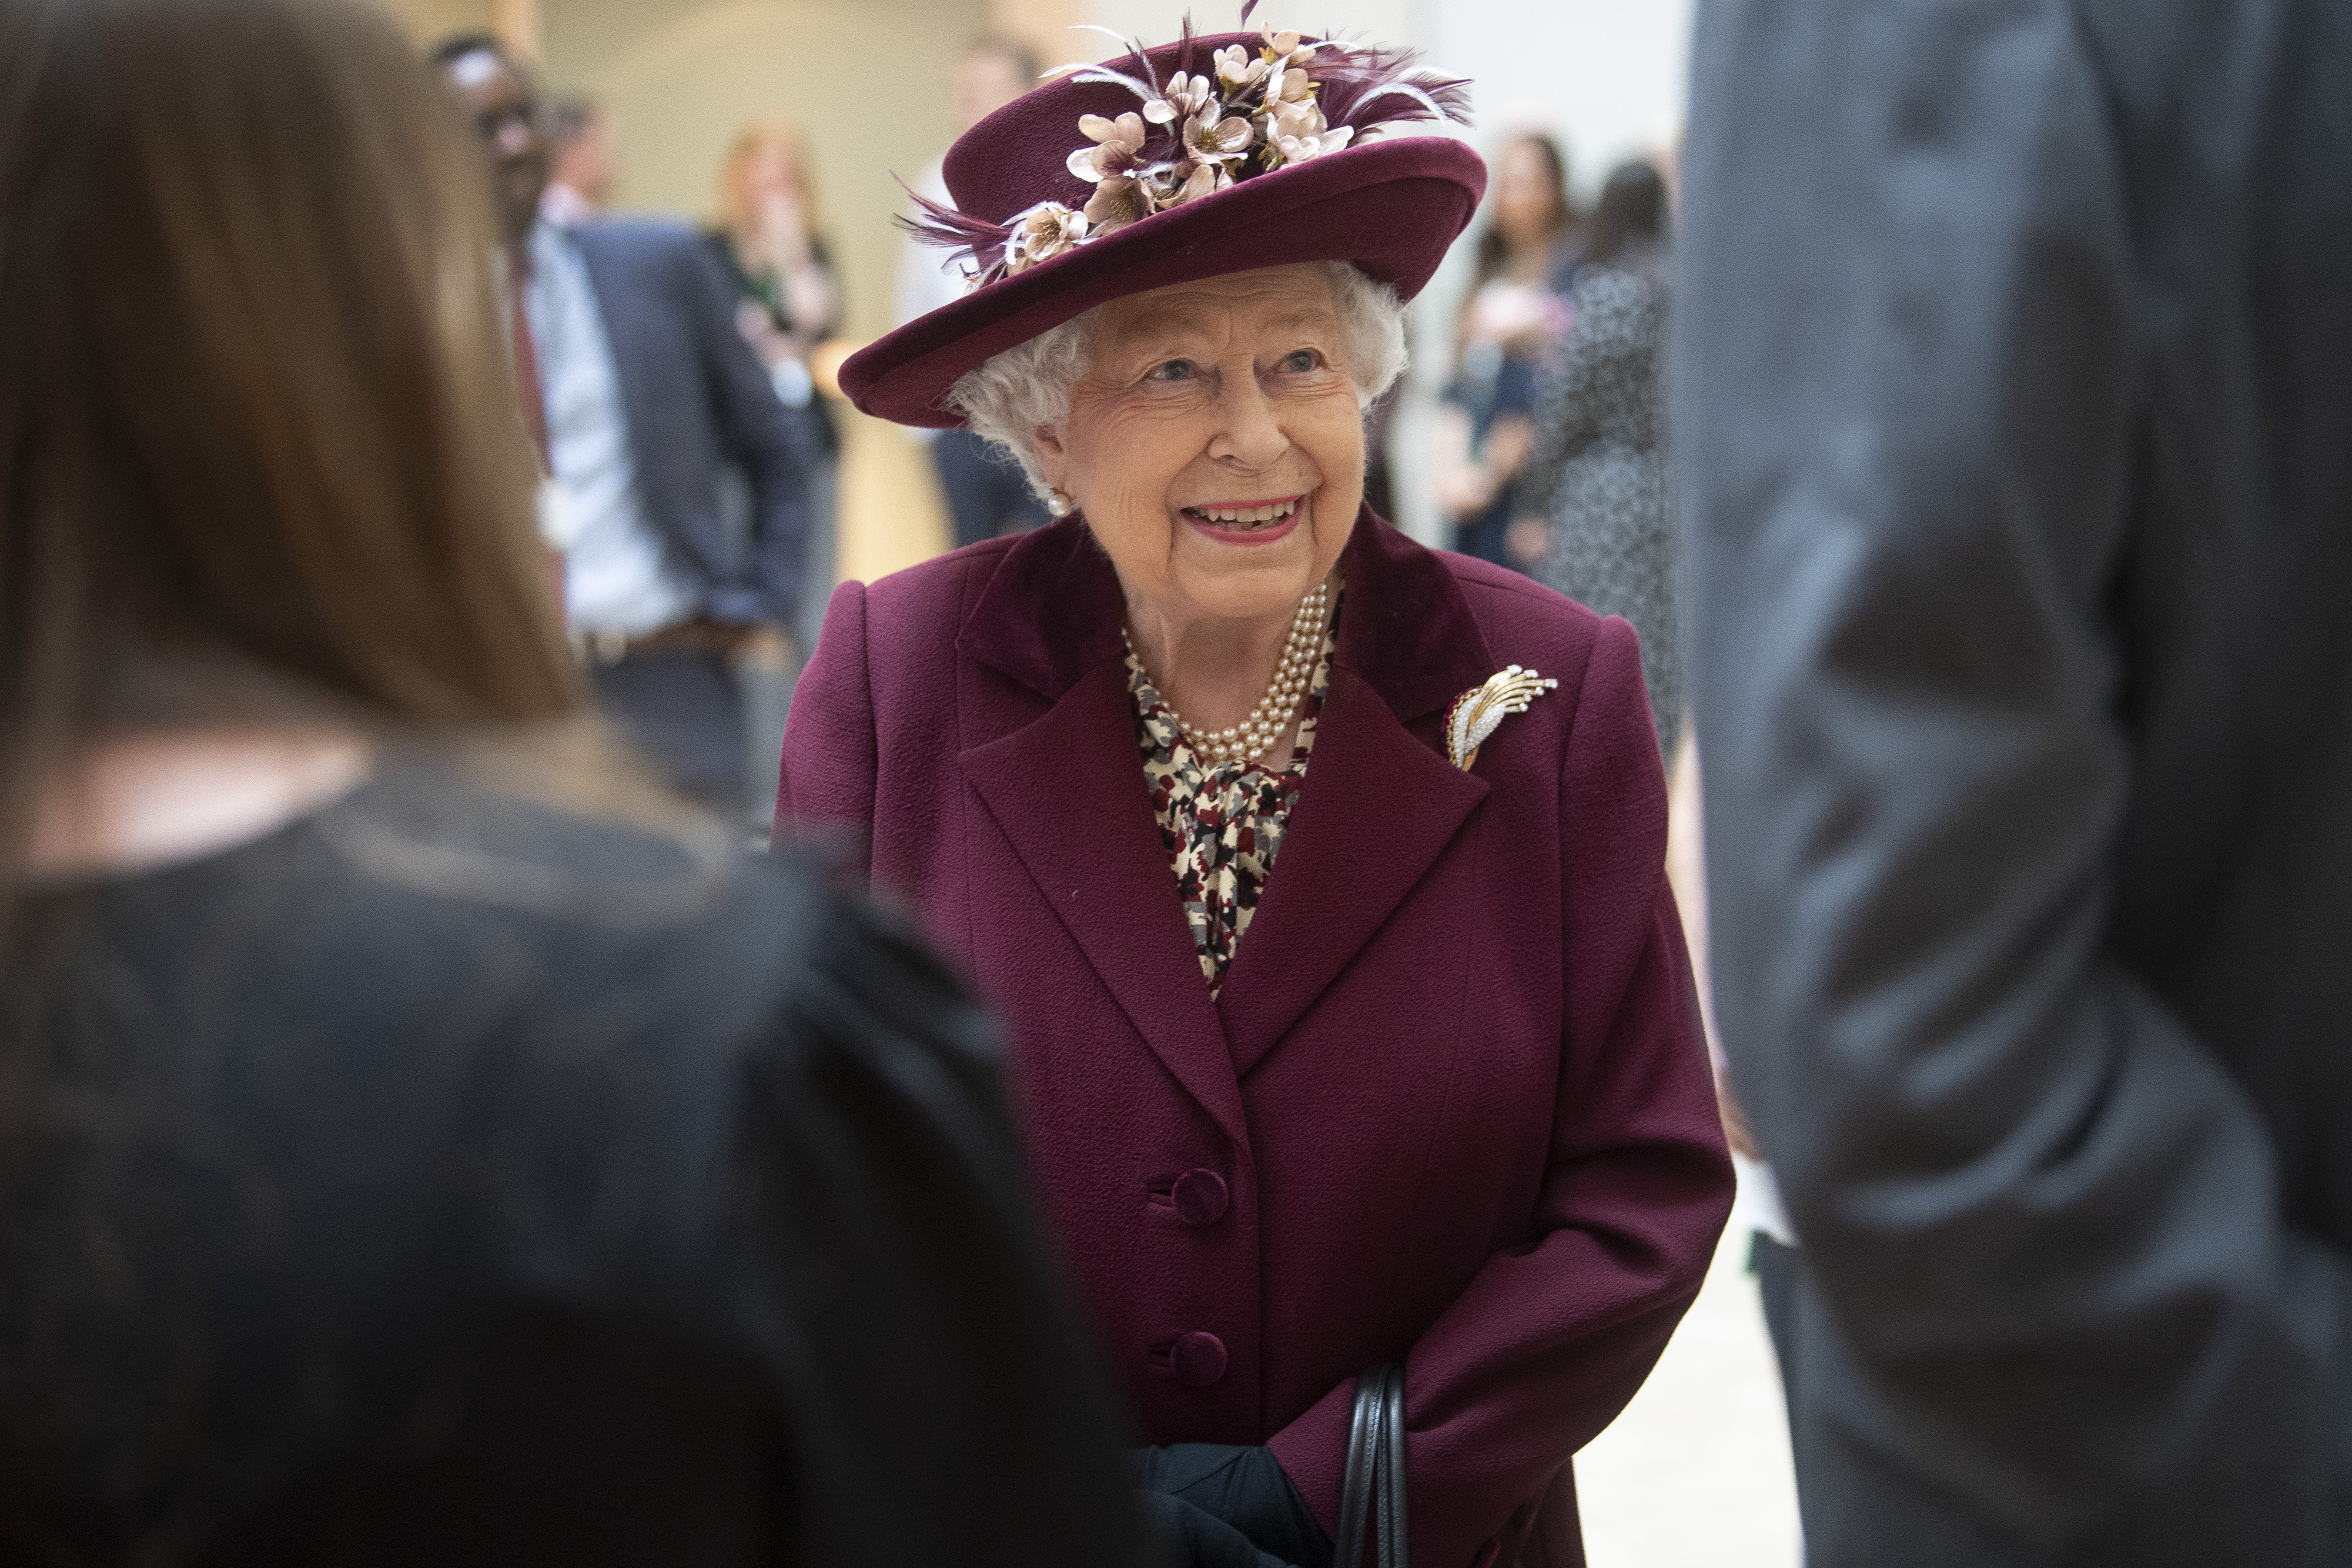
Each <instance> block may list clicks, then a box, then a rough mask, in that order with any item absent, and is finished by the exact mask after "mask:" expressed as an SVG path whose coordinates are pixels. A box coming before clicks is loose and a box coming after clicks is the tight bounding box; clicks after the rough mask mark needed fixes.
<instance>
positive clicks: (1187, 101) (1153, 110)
mask: <svg viewBox="0 0 2352 1568" xmlns="http://www.w3.org/2000/svg"><path fill="white" fill-rule="evenodd" d="M1216 107H1217V84H1216V81H1215V79H1213V78H1212V77H1209V76H1205V75H1202V76H1192V75H1188V74H1186V73H1185V72H1183V71H1178V72H1177V73H1176V74H1175V75H1174V76H1171V77H1170V78H1169V79H1168V89H1167V90H1166V91H1165V92H1163V93H1161V94H1160V96H1159V97H1158V98H1155V99H1152V100H1150V101H1148V102H1146V103H1145V104H1144V106H1143V118H1144V119H1146V120H1149V121H1151V122H1152V123H1153V124H1154V125H1166V124H1169V123H1171V122H1172V121H1178V120H1190V119H1192V118H1193V117H1194V116H1196V115H1200V114H1207V113H1211V112H1213V110H1215V109H1216Z"/></svg>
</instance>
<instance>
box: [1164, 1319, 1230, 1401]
mask: <svg viewBox="0 0 2352 1568" xmlns="http://www.w3.org/2000/svg"><path fill="white" fill-rule="evenodd" d="M1168 1362H1169V1364H1170V1366H1171V1367H1172V1368H1173V1369H1174V1371H1175V1373H1176V1381H1177V1382H1179V1383H1181V1384H1183V1385H1184V1386H1185V1387H1187V1388H1206V1387H1208V1386H1209V1384H1213V1383H1214V1382H1216V1381H1217V1379H1219V1378H1221V1377H1223V1376H1224V1375H1225V1342H1224V1341H1223V1340H1221V1339H1219V1338H1217V1336H1216V1335H1214V1334H1210V1333H1203V1332H1202V1331H1200V1330H1198V1329H1195V1330H1193V1331H1192V1332H1191V1333H1189V1334H1186V1335H1184V1336H1183V1337H1182V1338H1181V1339H1179V1340H1178V1341H1177V1342H1175V1343H1174V1344H1173V1345H1171V1346H1170V1347H1169V1351H1168Z"/></svg>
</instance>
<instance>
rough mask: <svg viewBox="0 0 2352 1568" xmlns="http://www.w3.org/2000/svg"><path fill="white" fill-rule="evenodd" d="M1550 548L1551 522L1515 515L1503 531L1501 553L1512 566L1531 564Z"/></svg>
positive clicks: (1541, 557)
mask: <svg viewBox="0 0 2352 1568" xmlns="http://www.w3.org/2000/svg"><path fill="white" fill-rule="evenodd" d="M1550 550H1551V524H1550V523H1549V522H1546V521H1544V520H1543V519H1542V518H1539V517H1515V518H1513V519H1512V520H1511V526H1510V527H1508V528H1507V529H1505V530H1504V531H1503V554H1504V556H1505V557H1506V558H1507V559H1508V560H1509V561H1510V563H1511V564H1513V565H1514V566H1532V565H1534V564H1535V563H1537V562H1538V561H1541V560H1542V559H1543V558H1544V556H1545V555H1546V554H1548V553H1549V552H1550Z"/></svg>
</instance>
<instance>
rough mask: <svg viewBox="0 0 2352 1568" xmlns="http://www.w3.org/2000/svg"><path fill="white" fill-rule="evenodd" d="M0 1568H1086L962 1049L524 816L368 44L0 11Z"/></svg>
mask: <svg viewBox="0 0 2352 1568" xmlns="http://www.w3.org/2000/svg"><path fill="white" fill-rule="evenodd" d="M0 124H5V126H6V127H7V128H8V130H7V133H6V134H5V136H0V342H5V343H6V344H7V350H6V352H5V354H0V648H5V654H0V1140H4V1141H5V1142H0V1150H5V1155H0V1280H5V1293H0V1388H5V1398H0V1560H5V1561H7V1562H12V1563H14V1562H36V1561H37V1562H42V1563H58V1562H72V1563H222V1564H225V1563H240V1564H246V1563H321V1562H329V1561H331V1562H334V1563H352V1564H372V1563H386V1564H389V1563H434V1564H436V1565H443V1564H452V1563H459V1564H463V1563H501V1564H524V1563H566V1564H593V1563H694V1564H703V1563H709V1564H720V1563H728V1564H732V1563H779V1562H789V1561H799V1560H803V1559H809V1558H814V1559H816V1560H819V1561H824V1562H827V1563H947V1562H955V1561H974V1562H977V1561H989V1562H1003V1563H1016V1562H1017V1563H1069V1564H1074V1565H1075V1564H1079V1563H1085V1564H1087V1565H1089V1568H1092V1565H1095V1564H1099V1563H1129V1562H1133V1561H1135V1560H1136V1559H1135V1556H1134V1552H1133V1549H1132V1547H1131V1545H1130V1541H1131V1537H1130V1535H1129V1515H1130V1511H1131V1510H1133V1509H1134V1506H1135V1505H1134V1503H1133V1500H1132V1498H1131V1495H1130V1493H1129V1489H1128V1487H1127V1485H1126V1478H1125V1476H1124V1474H1123V1473H1122V1470H1121V1468H1120V1467H1119V1461H1118V1458H1117V1456H1116V1454H1115V1453H1114V1452H1113V1447H1114V1445H1115V1443H1116V1442H1117V1440H1118V1434H1117V1433H1116V1431H1115V1425H1114V1422H1113V1420H1112V1419H1111V1417H1110V1416H1109V1415H1108V1414H1107V1411H1106V1405H1105V1403H1104V1400H1103V1398H1102V1397H1101V1395H1100V1394H1099V1393H1098V1391H1097V1384H1096V1381H1095V1378H1094V1377H1093V1375H1092V1373H1091V1372H1090V1371H1089V1369H1087V1366H1086V1365H1085V1363H1084V1360H1083V1358H1082V1357H1081V1356H1079V1355H1078V1354H1076V1352H1074V1349H1073V1346H1074V1344H1075V1342H1076V1336H1075V1334H1074V1332H1073V1331H1072V1330H1071V1328H1070V1327H1069V1317H1068V1313H1067V1311H1066V1309H1065V1307H1064V1306H1063V1304H1062V1302H1061V1300H1060V1297H1059V1295H1058V1293H1057V1291H1056V1290H1055V1288H1054V1286H1053V1282H1052V1280H1051V1278H1050V1276H1049V1273H1048V1271H1047V1269H1046V1268H1045V1263H1044V1261H1043V1258H1042V1249H1041V1247H1040V1245H1039V1243H1038V1241H1037V1239H1036V1235H1035V1230H1034V1226H1033V1223H1032V1221H1031V1218H1030V1213H1029V1207H1028V1204H1027V1201H1026V1199H1025V1196H1024V1192H1023V1188H1022V1184H1021V1179H1020V1177H1019V1175H1018V1174H1017V1171H1018V1165H1017V1162H1016V1159H1015V1157H1014V1155H1013V1150H1012V1148H1011V1145H1010V1142H1009V1139H1008V1137H1007V1135H1006V1132H1005V1123H1004V1117H1003V1109H1002V1106H1001V1104H1000V1099H999V1093H998V1089H997V1087H996V1077H995V1069H994V1063H993V1055H994V1047H993V1044H992V1037H991V1035H990V1031H989V1029H988V1028H987V1026H985V1024H984V1023H983V1021H982V1019H980V1018H979V1017H978V1016H975V1015H974V1014H973V1013H972V1012H971V1010H970V1009H969V1008H968V1007H967V1006H966V1005H964V1003H963V1002H962V1001H961V998H960V997H959V996H958V995H957V994H956V993H955V991H954V989H953V987H952V986H951V985H950V984H948V983H947V982H946V981H945V980H944V979H943V978H942V977H941V975H940V972H939V971H938V969H937V968H935V967H934V966H933V965H932V964H931V963H929V961H928V960H926V959H925V958H924V957H923V956H922V955H921V954H920V953H919V952H917V951H915V950H914V949H912V948H911V947H910V946H909V945H908V943H906V942H904V941H902V940H900V939H899V938H898V937H897V936H896V935H895V934H893V933H892V932H890V931H887V930H885V929H882V928H881V927H880V926H879V924H878V923H877V921H876V920H875V919H874V918H873V917H871V916H870V915H868V914H866V912H864V911H863V910H859V909H856V908H855V907H852V906H849V905H845V904H844V903H842V902H840V901H838V900H835V899H833V898H831V897H829V896H828V895H827V894H826V893H824V891H823V890H821V888H820V886H819V884H818V883H817V881H815V880H814V879H812V878H811V877H810V876H809V875H808V874H806V873H805V872H804V871H803V870H800V869H796V868H793V867H790V866H787V865H782V864H774V865H747V864H744V863H742V862H741V861H740V860H739V859H738V858H736V857H735V856H734V855H733V854H731V853H730V850H729V848H728V840H729V836H728V834H727V833H726V831H725V830H724V829H723V828H720V827H719V826H717V825H714V824H708V823H705V822H703V821H702V820H700V819H698V818H696V817H693V816H688V815H686V814H684V813H683V811H682V810H681V809H679V808H676V807H673V806H671V805H668V804H667V803H666V802H665V801H663V800H662V799H661V798H660V797H658V796H656V795H653V794H651V793H650V792H646V793H636V794H632V793H627V792H616V791H614V790H613V788H612V786H610V785H609V784H607V785H605V786H604V790H605V793H604V794H602V795H589V794H587V793H585V792H583V791H580V790H576V789H574V788H573V787H572V784H571V783H570V781H571V780H572V779H576V778H593V779H609V778H610V777H611V774H610V773H609V772H608V771H607V770H603V769H587V768H580V767H577V766H576V765H575V760H576V759H577V758H578V757H579V756H580V755H581V754H582V753H583V752H592V751H593V750H594V749H596V748H597V747H598V746H599V745H600V744H601V742H600V741H599V739H598V737H597V736H596V734H595V733H594V732H593V730H592V729H591V728H590V727H589V725H588V723H587V721H584V720H583V719H582V718H581V717H580V716H579V715H580V712H581V709H580V701H581V696H580V691H579V685H578V681H577V679H576V678H575V676H574V673H573V671H572V668H570V667H569V666H568V664H567V663H566V660H565V658H564V657H563V654H562V642H561V640H560V637H559V636H558V634H557V632H556V630H555V627H554V622H553V617H552V606H551V605H549V604H548V603H546V602H545V585H544V582H543V575H544V566H543V561H542V558H541V554H540V552H539V549H538V546H537V544H536V543H535V542H534V539H533V533H532V528H531V520H530V487H531V478H532V473H531V463H530V455H529V453H528V451H527V450H526V447H525V446H524V442H523V439H522V433H521V430H520V426H519V423H518V422H517V420H516V418H515V416H514V413H513V405H512V400H511V395H510V393H509V384H508V381H507V377H506V373H505V370H504V367H503V366H502V365H501V363H499V357H498V354H499V348H498V345H499V343H500V342H502V335H501V332H500V329H499V321H498V317H497V315H496V313H495V310H494V308H493V305H492V300H493V298H494V296H493V291H492V280H491V278H490V274H489V260H488V258H489V256H490V253H491V249H492V242H491V235H490V232H489V223H488V202H487V193H486V192H485V191H483V190H482V189H481V187H480V181H481V174H480V165H479V159H478V153H476V152H475V150H474V149H473V148H471V147H470V146H468V145H467V144H466V142H464V140H463V139H462V135H461V133H460V132H459V130H458V128H457V126H456V125H455V123H454V122H453V121H450V120H449V111H448V110H447V109H446V106H444V105H443V104H442V103H441V102H440V101H439V100H438V99H437V98H436V97H435V96H434V94H433V91H432V88H431V86H430V84H429V83H428V81H427V80H426V79H425V75H424V73H423V71H422V70H421V69H420V68H418V67H417V66H416V65H415V62H413V61H412V60H410V59H409V58H407V57H406V54H405V51H404V47H403V46H402V44H401V42H400V39H399V37H397V35H396V33H395V32H394V28H393V26H392V25H391V23H390V22H388V21H386V20H384V19H383V18H382V17H381V16H379V15H377V14H376V13H375V12H374V11H373V9H372V8H369V7H365V6H363V5H359V4H357V3H356V0H0ZM973 1347H985V1349H986V1352H987V1355H986V1360H985V1363H984V1364H982V1363H977V1361H976V1358H975V1356H974V1355H973V1354H972V1348H973Z"/></svg>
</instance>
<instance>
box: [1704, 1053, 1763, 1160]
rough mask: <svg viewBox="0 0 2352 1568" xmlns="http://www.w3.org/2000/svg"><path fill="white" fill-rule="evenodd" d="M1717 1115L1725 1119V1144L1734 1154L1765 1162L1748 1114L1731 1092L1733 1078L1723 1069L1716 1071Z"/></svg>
mask: <svg viewBox="0 0 2352 1568" xmlns="http://www.w3.org/2000/svg"><path fill="white" fill-rule="evenodd" d="M1715 1113H1716V1114H1717V1116H1718V1117H1721V1118H1722V1119H1723V1138H1724V1142H1727V1143H1729V1144H1730V1145H1731V1152H1733V1153H1735V1154H1738V1155H1740V1156H1741V1157H1742V1158H1745V1159H1749V1160H1756V1161H1761V1160H1763V1158H1764V1151H1763V1150H1762V1149H1760V1148H1759V1147H1757V1144H1756V1133H1755V1131H1754V1129H1752V1128H1750V1127H1749V1126H1748V1112H1746V1111H1745V1110H1741V1109H1740V1108H1739V1097H1738V1095H1736V1094H1734V1093H1733V1092H1732V1091H1731V1077H1730V1075H1729V1074H1728V1073H1726V1072H1725V1071H1724V1070H1723V1069H1722V1068H1716V1069H1715Z"/></svg>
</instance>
